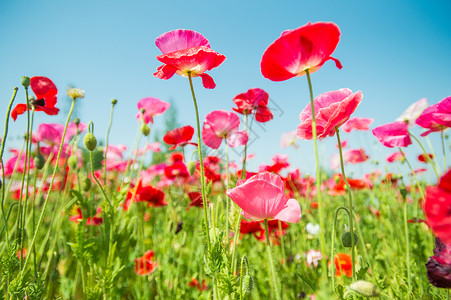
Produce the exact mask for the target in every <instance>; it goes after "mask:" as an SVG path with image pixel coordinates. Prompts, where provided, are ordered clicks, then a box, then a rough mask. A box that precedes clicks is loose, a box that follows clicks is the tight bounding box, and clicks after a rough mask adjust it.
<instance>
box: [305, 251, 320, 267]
mask: <svg viewBox="0 0 451 300" xmlns="http://www.w3.org/2000/svg"><path fill="white" fill-rule="evenodd" d="M306 256H307V265H308V266H309V267H310V266H311V265H314V266H315V267H317V266H318V262H319V261H321V259H323V255H322V254H321V251H319V250H318V251H316V250H313V249H310V250H309V251H308V252H307V254H306Z"/></svg>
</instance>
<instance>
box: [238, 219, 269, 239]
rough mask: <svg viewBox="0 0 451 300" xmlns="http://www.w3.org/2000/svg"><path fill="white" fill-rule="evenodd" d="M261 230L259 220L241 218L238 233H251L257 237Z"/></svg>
mask: <svg viewBox="0 0 451 300" xmlns="http://www.w3.org/2000/svg"><path fill="white" fill-rule="evenodd" d="M263 230H264V229H263V227H262V222H261V221H247V220H244V219H241V225H240V233H242V234H253V235H255V237H257V233H261V232H262V231H263Z"/></svg>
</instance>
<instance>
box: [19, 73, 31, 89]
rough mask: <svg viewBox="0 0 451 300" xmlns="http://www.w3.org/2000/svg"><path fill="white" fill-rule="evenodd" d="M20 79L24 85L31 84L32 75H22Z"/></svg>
mask: <svg viewBox="0 0 451 300" xmlns="http://www.w3.org/2000/svg"><path fill="white" fill-rule="evenodd" d="M20 81H21V82H22V85H23V86H24V87H27V86H30V77H27V76H22V77H21V78H20Z"/></svg>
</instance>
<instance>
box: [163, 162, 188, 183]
mask: <svg viewBox="0 0 451 300" xmlns="http://www.w3.org/2000/svg"><path fill="white" fill-rule="evenodd" d="M164 175H165V176H166V177H167V178H168V179H175V178H187V177H189V172H188V169H187V168H186V166H185V164H184V163H183V162H182V161H176V162H174V163H173V164H172V165H169V166H166V167H165V168H164Z"/></svg>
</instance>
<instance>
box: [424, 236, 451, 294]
mask: <svg viewBox="0 0 451 300" xmlns="http://www.w3.org/2000/svg"><path fill="white" fill-rule="evenodd" d="M426 269H427V274H428V279H429V282H430V283H431V284H432V285H434V286H436V287H438V288H445V289H450V288H451V244H449V243H448V244H446V243H443V241H441V240H440V239H438V238H436V239H435V249H434V256H431V257H429V260H428V262H427V264H426Z"/></svg>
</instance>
